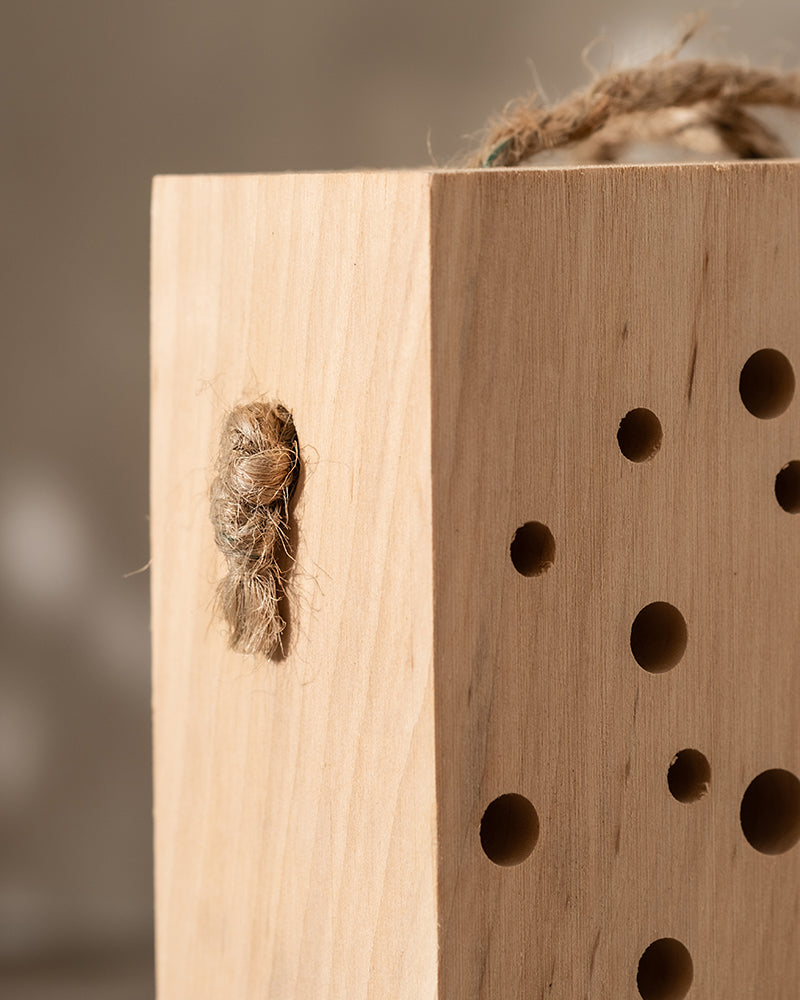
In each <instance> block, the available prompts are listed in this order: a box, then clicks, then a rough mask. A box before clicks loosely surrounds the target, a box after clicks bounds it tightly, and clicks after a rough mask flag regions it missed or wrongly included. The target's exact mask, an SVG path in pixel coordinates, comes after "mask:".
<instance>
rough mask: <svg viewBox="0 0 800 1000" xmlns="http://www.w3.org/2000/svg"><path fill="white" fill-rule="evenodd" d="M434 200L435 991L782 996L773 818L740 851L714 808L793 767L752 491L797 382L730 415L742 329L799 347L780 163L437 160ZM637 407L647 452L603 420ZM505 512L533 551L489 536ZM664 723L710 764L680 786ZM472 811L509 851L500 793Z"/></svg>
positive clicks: (778, 999)
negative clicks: (654, 445) (639, 643)
mask: <svg viewBox="0 0 800 1000" xmlns="http://www.w3.org/2000/svg"><path fill="white" fill-rule="evenodd" d="M431 225H432V274H433V279H432V280H433V286H432V288H433V291H432V328H433V399H434V410H433V428H434V431H433V434H434V437H433V476H434V483H433V495H434V505H435V507H434V551H435V581H436V582H435V606H436V625H435V663H436V726H437V755H438V756H437V777H438V795H439V806H440V825H439V838H440V854H439V878H440V887H439V907H440V919H441V925H440V926H441V930H440V933H441V956H442V965H441V972H440V997H441V1000H466V998H469V1000H479V998H481V1000H500V998H502V1000H508V998H522V997H530V998H537V1000H538V998H545V997H546V998H552V1000H578V998H584V997H586V998H592V1000H609V998H615V1000H636V998H638V997H639V996H640V995H641V996H645V997H661V998H664V997H667V998H673V1000H674V998H679V997H682V996H684V995H685V993H686V990H687V989H690V992H689V996H690V998H697V1000H714V998H719V997H725V998H726V1000H752V998H753V997H757V996H763V997H767V996H768V997H771V998H773V1000H796V998H797V996H798V989H799V988H800V987H798V984H799V983H800V921H799V920H798V913H799V912H800V846H798V845H795V846H794V847H793V848H792V849H790V850H787V851H785V852H784V853H778V854H774V855H772V854H765V853H761V852H760V851H758V850H756V849H754V847H753V846H751V844H750V843H749V842H748V841H747V840H746V839H745V836H744V834H743V829H742V825H741V823H740V806H741V803H742V799H743V795H744V793H745V790H746V789H747V788H748V785H749V783H750V782H751V780H752V779H754V778H755V777H756V776H757V775H759V774H761V773H762V772H766V771H768V770H771V769H784V770H786V771H788V772H791V773H792V774H793V775H795V776H800V725H799V723H800V613H799V601H800V515H798V514H796V513H790V512H789V511H787V510H784V509H783V508H782V507H781V506H780V505H779V503H778V502H777V500H776V494H775V482H776V475H777V474H778V472H779V470H781V469H782V468H783V467H784V466H785V465H786V464H787V463H789V462H790V461H797V460H800V393H797V392H796V393H795V395H794V399H793V402H792V404H791V405H789V406H788V409H786V410H785V412H783V413H782V414H781V415H779V416H776V417H774V418H773V419H759V418H757V417H755V416H754V415H753V414H751V413H750V412H748V410H747V409H746V408H745V406H744V405H743V402H742V399H741V397H740V391H739V380H740V373H741V371H742V368H743V366H744V365H745V362H746V361H747V360H748V358H749V357H750V356H751V355H752V354H753V353H754V352H756V351H758V350H760V349H762V348H771V349H774V350H776V351H779V352H781V353H782V354H783V355H784V356H785V357H786V358H787V359H788V360H789V361H790V363H791V365H792V366H793V368H794V372H795V373H796V374H797V375H798V376H800V281H799V280H798V277H800V275H799V274H798V268H799V265H798V262H799V261H800V166H799V165H798V164H796V163H772V164H749V165H738V164H733V165H725V166H720V165H716V166H715V165H696V166H667V167H611V168H589V169H571V170H523V171H515V172H499V171H497V172H483V173H476V174H470V173H461V174H457V173H456V174H443V175H439V176H436V177H435V178H434V182H433V188H432V223H431ZM772 381H773V383H774V384H773V385H772V387H770V385H769V384H767V385H766V386H762V389H763V391H764V393H765V394H766V395H767V397H769V396H770V395H772V396H774V397H777V396H780V394H781V392H783V391H784V389H785V388H786V387H785V386H784V387H783V389H781V385H780V382H781V379H780V377H779V376H778V375H776V376H775V377H774V378H773V380H772ZM769 382H770V379H769V378H767V383H769ZM636 408H646V409H648V410H650V411H651V412H652V413H654V414H655V415H656V416H657V418H658V420H659V422H660V424H661V428H662V431H663V443H662V444H661V447H660V449H659V450H658V451H657V453H656V454H655V455H654V456H653V457H652V458H651V459H650V460H648V461H640V462H636V461H631V460H629V459H628V458H626V457H625V456H624V455H623V454H622V451H621V448H620V445H619V443H618V429H619V427H620V422H621V420H622V418H623V417H625V415H626V414H627V413H629V411H632V410H634V409H636ZM642 434H643V435H644V438H645V439H646V438H647V434H646V433H645V431H642ZM797 489H798V487H797V486H795V491H797ZM797 502H798V504H800V499H798V500H797ZM527 522H539V523H541V524H544V525H545V526H546V527H547V528H548V529H549V530H550V532H551V533H552V537H553V540H554V543H555V557H554V561H553V563H552V566H551V567H550V568H549V569H545V570H544V571H543V572H541V573H540V574H539V575H532V576H524V575H521V574H520V573H519V572H517V570H516V569H515V566H514V565H513V564H512V560H511V558H510V543H511V541H512V538H513V537H514V535H515V531H516V530H517V529H518V528H519V527H520V526H521V525H523V524H525V523H527ZM523 554H524V553H523ZM538 554H539V555H541V546H540V547H539V552H538ZM546 554H547V553H546V552H545V555H546ZM527 555H528V557H529V558H530V559H531V560H532V561H533V562H534V563H535V561H536V558H537V549H536V545H535V544H534V545H533V546H532V548H530V549H529V551H528V553H527ZM651 602H666V603H668V604H671V605H673V606H674V607H675V608H677V609H678V610H679V611H680V613H681V614H682V616H683V619H684V620H685V625H686V637H687V641H686V646H685V652H684V654H683V656H682V658H681V659H680V661H679V662H678V663H677V665H676V666H674V667H673V668H672V669H669V670H665V671H663V672H659V673H654V672H650V671H647V670H645V669H643V668H642V667H641V666H639V664H638V663H637V661H636V659H635V658H634V656H633V652H632V646H631V632H632V623H633V622H634V619H635V618H636V616H637V615H638V613H639V612H640V611H641V610H642V609H643V608H644V607H645V606H647V605H649V604H651ZM651 625H652V623H651ZM661 625H662V626H664V622H663V621H662V622H661ZM667 632H669V629H668V628H667ZM679 632H680V629H677V630H676V631H675V632H673V633H672V639H670V635H669V634H665V635H662V636H661V639H659V625H658V622H656V623H655V625H652V627H651V628H650V630H649V632H648V630H647V629H645V633H646V634H645V636H644V639H645V640H647V639H648V636H649V638H650V640H652V643H653V645H652V646H651V649H650V652H651V654H652V655H654V656H655V657H656V658H657V657H658V655H659V649H660V652H661V653H665V652H669V647H670V642H672V643H673V653H676V651H677V652H679V651H680V650H679V648H678V647H679V646H680V635H679ZM661 640H663V642H662V647H659V642H660V641H661ZM675 643H677V645H675ZM664 645H666V647H667V649H666V651H665V649H664V648H663V646H664ZM639 655H640V656H642V657H643V658H644V654H643V653H642V652H641V651H640V654H639ZM676 655H677V653H676ZM685 749H693V750H696V751H699V752H700V753H702V754H703V755H704V756H705V758H706V759H707V761H708V763H709V766H710V786H709V788H708V791H707V794H705V795H702V796H701V797H699V798H697V799H696V801H690V802H683V801H679V800H678V799H676V798H674V797H673V795H672V794H671V791H670V787H669V785H668V769H669V768H670V764H671V761H672V760H673V758H674V756H675V755H676V754H677V753H678V752H679V751H682V750H685ZM691 759H692V758H688V760H689V761H691ZM697 759H698V758H695V760H697ZM686 760H687V758H684V763H685V762H686ZM691 770H692V769H691V767H689V768H688V772H689V773H688V774H687V773H685V774H684V776H683V777H684V780H685V781H686V783H687V785H688V786H689V788H690V789H691V787H692V784H693V783H694V786H695V791H696V793H697V794H700V793H701V792H702V791H703V788H702V785H703V780H702V773H700V772H701V771H702V769H700V772H698V773H696V774H695V775H694V777H693V776H692V773H691ZM698 774H699V777H698ZM674 776H675V774H674V772H673V778H674ZM792 787H794V786H792V785H791V781H790V782H789V785H788V786H786V787H785V788H784V789H783V791H781V789H780V788H778V787H777V786H776V787H772V788H771V789H770V788H766V790H765V794H764V795H763V796H762V797H761V798H760V800H759V801H756V802H755V804H754V810H755V817H754V818H753V822H754V823H755V825H756V827H759V825H761V827H762V828H763V829H762V832H764V831H766V832H765V836H766V838H767V840H769V837H770V836H771V834H770V832H769V830H770V828H771V829H772V832H773V834H775V835H776V836H777V835H778V834H780V832H781V829H783V832H784V834H786V835H787V836H788V837H789V839H790V840H791V838H792V836H794V835H795V834H797V833H800V828H798V824H800V811H795V812H793V810H800V803H798V802H797V798H796V790H795V792H793V791H792ZM678 790H680V788H678ZM506 793H515V794H518V795H521V796H524V797H525V798H527V799H528V800H529V801H530V802H531V803H532V804H533V805H534V807H535V809H536V811H537V814H538V820H539V835H538V841H537V842H536V845H535V847H534V848H533V851H532V853H531V854H530V855H529V856H528V857H527V859H526V860H524V861H522V863H520V864H516V865H511V866H500V865H497V864H495V863H493V861H491V860H490V859H489V858H488V857H487V855H486V854H485V853H484V851H483V849H482V845H481V837H480V835H479V833H480V830H481V823H482V818H483V817H484V813H485V810H486V809H487V807H488V806H489V804H490V803H492V802H493V801H494V800H495V799H496V798H498V797H499V796H501V795H503V794H506ZM489 819H490V816H489V815H487V817H486V819H485V820H484V823H485V826H484V833H488V834H489V835H490V836H491V837H493V838H494V841H495V844H494V848H493V849H497V850H499V851H500V855H499V856H502V851H503V850H504V849H505V850H506V851H508V850H511V852H512V853H513V850H514V849H515V848H517V849H519V850H521V851H523V852H524V849H525V847H526V834H525V830H524V829H523V827H524V823H523V820H524V815H523V814H522V813H520V814H519V815H518V816H517V817H516V819H515V818H514V816H513V815H512V816H511V818H510V819H509V817H508V816H506V818H505V820H504V819H503V818H502V817H501V818H500V820H499V821H498V824H499V825H498V824H495V826H494V827H492V824H491V823H490V822H489ZM515 824H517V825H516V826H515ZM776 831H777V833H776ZM778 839H780V838H779V837H778ZM498 845H499V846H498ZM490 846H491V845H490ZM664 938H669V939H675V940H677V941H678V942H680V943H681V944H682V945H683V946H684V947H685V949H686V950H687V951H688V953H689V954H690V956H691V963H692V966H693V970H692V969H688V968H687V966H686V962H685V955H684V953H683V952H681V950H680V947H679V946H675V945H666V946H663V948H664V950H663V952H662V955H661V958H662V962H661V967H660V968H650V969H649V970H648V968H647V963H646V962H645V966H644V967H643V968H644V971H643V972H640V969H639V961H640V957H641V956H642V955H643V953H644V952H645V950H646V949H647V948H648V946H649V945H650V944H651V943H653V942H655V941H657V940H660V939H664ZM651 954H652V953H651ZM656 964H658V963H656ZM637 976H639V985H638V986H637ZM690 981H691V982H692V984H691V986H689V983H690ZM639 987H641V991H640V988H639Z"/></svg>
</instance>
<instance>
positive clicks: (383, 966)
mask: <svg viewBox="0 0 800 1000" xmlns="http://www.w3.org/2000/svg"><path fill="white" fill-rule="evenodd" d="M428 186H429V184H428V179H427V178H426V177H425V176H423V175H414V176H406V175H397V174H373V175H369V176H341V177H325V176H316V177H305V178H293V177H289V176H285V177H274V178H263V177H262V178H257V177H242V178H193V179H179V178H163V179H159V180H157V181H156V185H155V191H154V210H153V435H152V484H153V494H152V510H153V515H152V516H153V606H154V617H153V641H154V688H153V697H154V715H155V815H156V888H157V927H158V929H157V937H158V959H157V965H158V990H159V997H160V998H161V1000H170V998H179V997H180V998H183V997H187V996H191V997H193V998H198V1000H199V998H203V997H208V998H214V1000H218V998H219V997H222V996H229V997H237V998H239V1000H247V998H250V997H252V998H255V997H260V998H263V997H266V996H269V997H275V998H286V1000H288V998H290V997H291V998H293V997H308V998H311V997H313V998H342V1000H344V998H347V1000H352V998H353V997H376V998H378V997H380V998H384V997H387V996H393V997H398V998H408V1000H412V998H413V1000H417V998H419V997H425V996H431V997H432V996H433V995H434V993H435V979H436V910H435V788H434V748H433V701H432V695H433V688H432V613H433V612H432V593H431V585H430V581H431V571H430V564H431V559H432V554H431V553H432V550H431V542H430V532H431V496H430V430H429V428H430V376H429V365H428V363H427V359H428V356H429V326H430V324H429V304H428V299H429V282H428V272H429V240H428V208H427V207H428ZM262 394H264V395H266V397H268V398H269V397H272V396H278V397H279V398H281V399H282V400H284V401H285V402H286V403H287V405H289V406H290V407H291V409H292V410H293V413H294V417H295V421H296V424H297V427H298V430H299V434H300V440H301V444H302V446H303V455H304V460H305V482H304V485H303V487H302V492H301V494H300V496H299V499H298V503H297V508H296V517H297V521H298V524H299V546H298V550H297V573H296V575H295V612H296V613H295V616H294V620H293V621H292V633H293V639H292V644H291V651H290V654H289V655H288V656H287V658H286V659H285V660H284V661H282V662H278V663H270V662H266V661H263V660H257V659H254V658H243V657H240V656H238V655H236V654H232V653H230V652H228V651H227V650H226V648H225V640H224V636H223V635H222V632H221V628H220V626H219V625H218V624H217V623H215V622H214V621H213V620H212V616H211V607H212V600H213V590H214V584H215V581H216V580H217V579H218V578H219V576H220V574H221V571H222V566H221V563H220V560H219V558H218V557H217V554H216V551H215V549H214V544H213V538H212V534H211V531H210V526H209V521H208V503H207V490H208V486H209V483H210V478H211V476H212V474H213V470H212V466H213V457H214V453H215V450H216V447H217V440H218V435H219V430H220V426H221V419H222V414H223V412H224V410H225V409H226V408H227V407H230V406H232V405H233V404H235V403H236V402H239V401H241V400H242V399H245V398H253V397H256V396H260V395H262Z"/></svg>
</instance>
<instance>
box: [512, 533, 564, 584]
mask: <svg viewBox="0 0 800 1000" xmlns="http://www.w3.org/2000/svg"><path fill="white" fill-rule="evenodd" d="M555 558H556V541H555V539H554V538H553V534H552V532H551V531H550V529H549V528H548V527H547V525H546V524H540V523H539V522H538V521H528V523H527V524H523V525H522V527H521V528H517V530H516V531H515V532H514V537H513V538H512V539H511V562H512V563H513V564H514V569H515V570H516V571H517V572H518V573H521V574H522V575H523V576H538V575H539V574H540V573H544V572H545V570H548V569H550V567H551V566H552V565H553V562H554V560H555Z"/></svg>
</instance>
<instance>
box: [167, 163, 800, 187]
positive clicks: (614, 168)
mask: <svg viewBox="0 0 800 1000" xmlns="http://www.w3.org/2000/svg"><path fill="white" fill-rule="evenodd" d="M776 168H782V169H788V170H797V169H800V158H797V159H784V160H703V161H693V162H690V163H670V162H664V163H580V164H547V165H538V164H523V165H521V166H518V167H492V168H486V167H475V168H472V167H470V168H467V167H463V168H462V167H410V168H398V169H395V168H383V169H377V168H365V169H363V170H359V169H351V170H283V171H273V172H262V173H259V172H252V171H250V172H244V173H198V174H191V173H188V174H156V175H155V176H154V177H153V181H154V183H156V182H161V181H171V182H174V181H189V180H200V179H204V180H212V179H217V180H228V179H230V180H234V179H236V180H245V179H259V180H261V179H265V178H270V177H308V178H312V177H375V176H385V175H391V176H398V177H402V176H408V177H421V176H426V177H435V178H439V177H456V176H459V177H460V176H464V175H466V176H469V175H475V176H486V177H491V176H494V177H502V176H507V177H508V176H514V177H516V176H520V175H528V174H541V173H563V174H582V173H587V172H597V171H610V172H615V173H658V172H664V171H668V172H671V173H697V174H702V173H723V172H734V173H735V172H741V171H745V170H746V171H759V170H760V171H768V170H775V169H776Z"/></svg>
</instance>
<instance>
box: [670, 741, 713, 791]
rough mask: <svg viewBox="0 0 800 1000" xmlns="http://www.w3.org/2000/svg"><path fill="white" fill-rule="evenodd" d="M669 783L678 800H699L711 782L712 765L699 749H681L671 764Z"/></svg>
mask: <svg viewBox="0 0 800 1000" xmlns="http://www.w3.org/2000/svg"><path fill="white" fill-rule="evenodd" d="M667 784H668V785H669V790H670V792H671V793H672V797H673V798H674V799H677V800H678V802H697V800H698V799H702V797H703V796H704V795H705V794H706V792H707V791H708V787H709V785H710V784H711V765H710V764H709V763H708V760H707V759H706V757H705V755H704V754H702V753H700V751H699V750H681V751H680V752H679V753H676V754H675V756H674V757H673V758H672V763H671V764H670V765H669V770H668V771H667Z"/></svg>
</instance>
